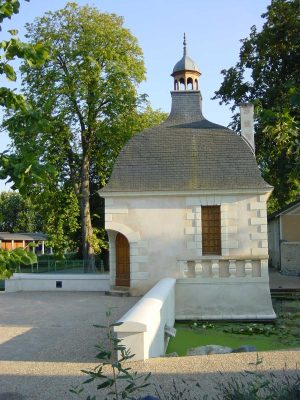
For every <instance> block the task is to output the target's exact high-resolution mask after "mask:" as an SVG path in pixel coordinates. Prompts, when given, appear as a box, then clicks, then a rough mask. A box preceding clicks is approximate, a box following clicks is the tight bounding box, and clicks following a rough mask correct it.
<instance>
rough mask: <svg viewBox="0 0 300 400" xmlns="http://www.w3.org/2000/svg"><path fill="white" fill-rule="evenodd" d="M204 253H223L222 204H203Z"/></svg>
mask: <svg viewBox="0 0 300 400" xmlns="http://www.w3.org/2000/svg"><path fill="white" fill-rule="evenodd" d="M201 211H202V212H201V220H202V254H203V255H204V256H205V255H221V211H220V206H202V207H201Z"/></svg>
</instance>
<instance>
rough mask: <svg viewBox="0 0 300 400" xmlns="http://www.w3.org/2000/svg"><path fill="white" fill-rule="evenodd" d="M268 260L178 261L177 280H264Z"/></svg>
mask: <svg viewBox="0 0 300 400" xmlns="http://www.w3.org/2000/svg"><path fill="white" fill-rule="evenodd" d="M267 274H268V259H267V258H259V257H253V256H252V257H251V256H250V257H244V258H241V257H236V258H234V257H232V258H229V257H211V258H210V257H207V256H206V257H203V258H200V259H197V260H181V261H179V276H178V278H204V279H209V278H211V279H216V278H220V279H222V278H265V277H266V276H267Z"/></svg>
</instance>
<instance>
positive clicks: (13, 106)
mask: <svg viewBox="0 0 300 400" xmlns="http://www.w3.org/2000/svg"><path fill="white" fill-rule="evenodd" d="M26 1H29V0H26ZM19 9H20V2H19V1H18V0H5V1H1V4H0V24H2V22H3V21H4V20H5V19H6V18H9V19H11V17H12V16H13V15H14V14H18V12H19ZM0 30H1V25H0ZM9 33H10V35H11V36H12V38H11V39H10V40H2V41H1V42H0V55H1V61H0V74H1V75H4V76H5V77H6V78H7V79H8V80H10V81H15V80H16V73H15V71H14V68H13V67H12V66H11V64H10V63H9V62H10V61H12V60H14V59H15V58H19V59H23V60H26V62H27V63H28V65H30V66H37V65H41V64H42V63H44V61H45V60H46V59H47V57H48V54H47V51H46V49H45V47H44V46H43V45H42V44H41V43H35V44H34V45H31V44H27V43H23V42H21V41H20V40H19V39H18V38H17V36H16V35H17V34H18V31H17V30H15V29H12V30H10V31H9ZM0 106H2V107H5V108H6V109H9V110H19V109H20V110H25V109H26V107H27V104H26V101H25V98H24V97H23V96H22V95H20V94H16V93H15V92H14V91H12V90H9V89H8V88H6V87H0Z"/></svg>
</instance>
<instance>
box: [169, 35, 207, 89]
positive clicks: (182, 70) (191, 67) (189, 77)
mask: <svg viewBox="0 0 300 400" xmlns="http://www.w3.org/2000/svg"><path fill="white" fill-rule="evenodd" d="M200 75H201V72H200V71H199V68H198V67H197V65H196V63H195V62H194V61H193V60H192V59H191V57H189V56H188V54H187V46H186V37H185V34H184V36H183V57H182V58H181V60H179V61H178V62H177V63H176V64H175V66H174V68H173V72H172V74H171V76H173V78H174V90H198V89H199V85H198V78H199V76H200Z"/></svg>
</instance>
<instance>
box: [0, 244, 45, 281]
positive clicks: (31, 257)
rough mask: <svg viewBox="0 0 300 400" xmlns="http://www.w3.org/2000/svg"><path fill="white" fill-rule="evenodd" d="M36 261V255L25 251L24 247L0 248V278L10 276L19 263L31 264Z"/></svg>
mask: <svg viewBox="0 0 300 400" xmlns="http://www.w3.org/2000/svg"><path fill="white" fill-rule="evenodd" d="M36 261H37V257H36V255H35V253H33V252H30V251H26V250H25V249H21V248H17V249H14V250H2V249H0V279H8V278H10V277H11V275H12V274H13V273H14V272H15V271H17V269H18V268H19V267H20V265H21V264H25V265H32V264H34V263H36Z"/></svg>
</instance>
